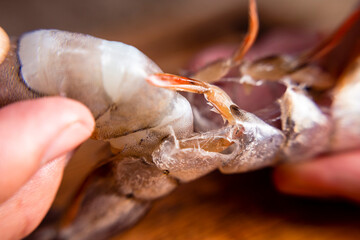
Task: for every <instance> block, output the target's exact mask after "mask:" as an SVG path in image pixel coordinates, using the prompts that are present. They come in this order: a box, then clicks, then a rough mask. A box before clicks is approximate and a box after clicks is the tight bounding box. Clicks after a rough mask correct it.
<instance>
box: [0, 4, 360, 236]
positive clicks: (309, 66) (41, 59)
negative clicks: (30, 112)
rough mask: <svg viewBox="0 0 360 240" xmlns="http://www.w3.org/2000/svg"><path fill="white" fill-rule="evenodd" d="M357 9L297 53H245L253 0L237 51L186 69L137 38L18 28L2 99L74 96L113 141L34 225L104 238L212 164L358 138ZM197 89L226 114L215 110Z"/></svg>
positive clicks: (260, 161)
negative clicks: (177, 70)
mask: <svg viewBox="0 0 360 240" xmlns="http://www.w3.org/2000/svg"><path fill="white" fill-rule="evenodd" d="M359 19H360V10H359V9H358V10H356V11H355V12H354V13H353V14H352V15H351V16H350V17H349V18H348V19H347V20H346V21H345V22H344V23H343V24H342V25H341V26H340V27H339V28H338V29H337V30H335V32H334V33H333V34H332V35H330V37H328V38H327V39H325V40H324V41H322V42H321V43H320V44H318V45H317V46H315V48H313V49H310V50H309V51H306V52H304V53H302V54H300V55H297V56H293V55H278V56H269V57H265V58H260V59H257V60H255V61H251V62H249V61H246V60H244V56H245V55H246V53H247V52H248V50H249V49H250V48H251V46H252V45H253V43H254V41H255V39H256V36H257V32H258V25H259V24H258V16H257V10H256V2H255V0H250V4H249V32H248V33H247V35H246V36H245V38H244V40H243V42H242V43H241V44H240V46H239V47H238V49H237V50H236V51H235V52H234V54H233V55H232V56H230V57H229V58H225V59H222V60H219V61H216V62H213V63H210V64H208V65H206V66H205V67H203V68H201V69H200V70H199V71H197V72H195V73H192V74H191V75H189V76H187V77H182V76H176V75H172V74H167V73H162V71H161V69H160V68H159V67H158V66H157V65H156V64H155V63H154V62H152V61H151V60H150V59H148V58H147V57H146V56H145V55H144V54H142V53H141V52H140V51H138V50H137V49H136V48H134V47H132V46H129V45H126V44H123V43H119V42H111V41H106V40H102V39H98V38H95V37H91V36H88V35H83V34H77V33H69V32H64V31H58V30H37V31H33V32H29V33H25V34H24V35H22V36H20V37H19V39H13V40H12V42H11V46H10V50H9V51H8V53H7V56H6V58H5V60H4V61H3V63H2V64H1V65H0V80H1V81H0V84H1V88H0V99H1V101H0V102H1V106H4V105H7V104H10V103H12V102H15V101H19V100H24V99H31V98H37V97H45V96H51V95H60V96H64V97H69V98H73V99H76V100H78V101H80V102H82V103H84V104H85V105H86V106H87V107H88V108H89V109H90V110H91V112H92V114H93V116H94V118H95V120H96V126H95V130H94V132H93V135H92V138H93V139H95V140H98V141H96V142H99V143H100V142H105V143H106V144H104V147H105V148H106V149H107V151H105V152H106V153H105V154H103V155H95V156H97V158H98V159H97V162H96V164H94V166H93V168H92V169H91V171H90V172H89V173H88V174H87V176H86V177H85V178H84V180H83V181H82V184H81V186H79V187H78V188H77V190H76V194H73V196H72V197H71V199H72V200H71V201H69V203H68V204H66V206H64V207H63V208H62V209H61V211H57V214H56V219H55V220H54V221H49V224H46V222H45V223H44V224H43V226H42V227H40V228H39V229H38V230H37V231H36V232H35V233H34V234H33V237H34V238H36V239H41V238H43V239H49V238H50V239H51V238H53V239H57V238H61V239H105V238H108V237H110V236H112V235H113V234H115V233H117V232H119V231H121V230H123V229H124V228H126V227H129V226H130V225H132V224H134V223H135V222H136V221H137V220H138V219H139V218H140V217H141V216H142V215H143V214H144V213H145V212H146V210H147V209H148V208H149V206H150V202H151V201H152V200H154V199H156V198H159V197H161V196H164V195H166V194H168V193H169V192H171V191H172V190H173V189H174V188H175V187H176V186H177V185H178V184H179V183H181V182H187V181H191V180H194V179H196V178H199V177H201V176H203V175H205V174H207V173H209V172H211V171H214V170H216V169H219V170H220V171H221V172H223V173H240V172H246V171H250V170H254V169H258V168H262V167H266V166H270V165H274V164H276V163H279V162H283V161H299V160H306V159H310V158H312V157H314V156H316V155H318V154H321V153H326V152H332V151H341V150H347V149H352V148H358V147H360V97H359V96H360V94H359V92H360V54H359V50H360V49H359V46H360V44H359V32H360V31H359V29H360V21H359ZM344 46H346V47H347V48H349V46H350V48H351V51H347V52H346V54H345V53H344V50H343V49H344ZM339 52H340V53H341V54H339ZM334 61H335V62H336V61H338V64H335V65H334ZM330 63H331V64H330ZM222 87H223V88H224V89H228V88H231V89H232V90H234V89H235V90H236V89H237V88H241V89H243V90H246V91H243V92H242V94H243V95H244V96H243V98H246V97H247V95H246V94H252V93H253V92H256V91H258V90H259V89H261V91H266V92H267V93H270V95H271V97H270V98H266V97H263V99H265V101H267V102H266V103H265V104H262V107H261V108H259V109H256V110H251V111H250V110H247V109H244V107H242V105H241V102H239V101H237V100H238V99H239V98H238V96H237V95H236V94H239V91H235V90H234V91H230V92H229V95H228V93H226V91H224V89H222ZM176 91H183V92H189V93H192V94H189V95H186V96H187V99H186V98H185V97H184V96H183V95H180V94H179V93H177V92H176ZM194 93H195V94H200V95H203V96H204V97H205V100H206V102H207V103H208V104H209V105H211V106H212V111H214V112H215V113H216V114H218V115H219V116H221V118H222V119H223V121H217V120H216V121H213V115H211V114H209V111H207V108H204V106H203V105H202V104H199V103H198V101H197V100H198V98H197V97H196V96H195V95H194ZM232 99H234V100H232ZM259 101H260V100H259ZM189 102H190V103H189ZM205 106H206V105H205ZM110 150H111V151H110ZM53 212H54V211H53Z"/></svg>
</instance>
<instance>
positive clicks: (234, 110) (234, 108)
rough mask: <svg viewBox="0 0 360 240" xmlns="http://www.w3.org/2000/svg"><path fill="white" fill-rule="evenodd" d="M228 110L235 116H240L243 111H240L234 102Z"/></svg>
mask: <svg viewBox="0 0 360 240" xmlns="http://www.w3.org/2000/svg"><path fill="white" fill-rule="evenodd" d="M230 111H231V114H232V115H234V116H237V117H241V116H242V115H243V113H242V112H241V111H240V108H239V107H238V106H237V105H235V104H232V105H231V106H230Z"/></svg>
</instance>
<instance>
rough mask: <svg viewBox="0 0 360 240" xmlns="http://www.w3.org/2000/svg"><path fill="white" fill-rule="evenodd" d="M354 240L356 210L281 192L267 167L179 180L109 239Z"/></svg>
mask: <svg viewBox="0 0 360 240" xmlns="http://www.w3.org/2000/svg"><path fill="white" fill-rule="evenodd" d="M115 239H117V240H135V239H148V240H155V239H156V240H167V239H172V240H174V239H186V240H194V239H212V240H215V239H216V240H220V239H221V240H224V239H247V240H257V239H286V240H288V239H316V240H322V239H324V240H325V239H326V240H329V239H334V240H335V239H336V240H338V239H349V240H350V239H354V240H355V239H360V208H359V206H357V205H353V204H351V203H347V202H340V201H335V200H319V199H318V200H315V199H307V198H298V197H291V196H287V195H283V194H281V193H279V192H277V191H276V189H274V186H273V185H272V182H271V169H265V170H261V171H256V172H251V173H246V174H236V175H221V174H220V173H218V172H215V173H213V174H211V175H208V176H206V177H203V178H201V179H199V180H197V181H194V182H191V183H188V184H184V185H182V186H180V187H179V188H178V189H176V190H175V191H174V192H173V193H172V194H170V195H169V196H168V197H165V198H164V199H161V200H158V201H156V202H155V204H154V206H153V208H152V209H151V210H150V212H149V213H148V214H147V215H146V216H145V218H144V219H143V220H141V221H140V222H139V223H138V224H137V225H136V226H135V227H133V228H131V229H129V230H127V231H125V232H124V233H123V234H121V235H119V236H118V237H116V238H114V240H115Z"/></svg>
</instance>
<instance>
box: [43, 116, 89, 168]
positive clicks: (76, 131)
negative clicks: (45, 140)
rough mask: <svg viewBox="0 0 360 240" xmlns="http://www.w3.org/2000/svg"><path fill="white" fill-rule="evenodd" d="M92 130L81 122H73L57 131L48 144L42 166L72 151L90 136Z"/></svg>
mask: <svg viewBox="0 0 360 240" xmlns="http://www.w3.org/2000/svg"><path fill="white" fill-rule="evenodd" d="M91 132H92V128H91V127H90V126H87V125H85V124H84V123H81V122H74V123H71V124H69V125H67V126H66V127H65V128H63V129H62V130H60V131H59V133H58V134H57V136H56V137H55V138H54V139H53V141H52V142H50V143H49V145H48V147H47V150H46V152H45V153H44V155H43V159H42V164H45V163H47V162H48V161H51V160H53V159H55V158H57V157H60V156H61V155H64V154H67V153H69V152H70V151H72V150H74V149H75V148H76V147H77V146H79V145H80V144H81V143H82V142H84V141H85V140H86V139H88V138H89V137H90V135H91Z"/></svg>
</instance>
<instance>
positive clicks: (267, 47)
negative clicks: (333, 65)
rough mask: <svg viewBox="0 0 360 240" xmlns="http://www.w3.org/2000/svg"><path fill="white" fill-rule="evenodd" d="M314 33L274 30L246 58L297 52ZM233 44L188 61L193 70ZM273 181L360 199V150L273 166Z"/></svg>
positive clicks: (297, 191)
mask: <svg viewBox="0 0 360 240" xmlns="http://www.w3.org/2000/svg"><path fill="white" fill-rule="evenodd" d="M317 41H318V36H317V35H311V34H310V35H309V33H300V32H294V31H291V30H290V31H289V30H285V31H284V30H276V31H273V32H271V33H269V34H268V35H267V36H265V37H264V38H262V39H260V41H258V42H257V43H256V44H255V45H254V46H253V47H252V48H251V50H250V51H249V53H248V54H247V56H246V58H247V59H248V60H254V59H256V58H259V57H264V56H266V55H271V54H279V53H280V54H281V53H289V52H293V53H298V52H302V51H303V50H304V49H307V48H309V47H311V46H313V45H314V43H316V42H317ZM235 47H236V46H221V45H220V46H214V47H211V48H208V49H205V50H204V51H202V52H200V53H199V54H198V55H197V56H195V57H194V59H193V60H192V61H191V62H190V64H189V69H190V71H196V70H198V69H199V68H201V67H202V66H205V65H206V64H207V63H210V62H212V61H214V60H216V59H219V58H224V57H229V56H230V54H231V53H232V52H233V51H234V50H235ZM273 176H274V177H273V179H274V184H275V186H276V187H277V189H278V190H280V191H281V192H284V193H288V194H294V195H302V196H312V197H336V198H345V199H348V200H352V201H355V202H357V203H360V150H353V151H349V152H341V153H336V154H331V155H327V156H322V157H318V158H316V159H309V161H303V162H298V163H291V164H283V165H280V166H277V167H275V170H274V175H273Z"/></svg>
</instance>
